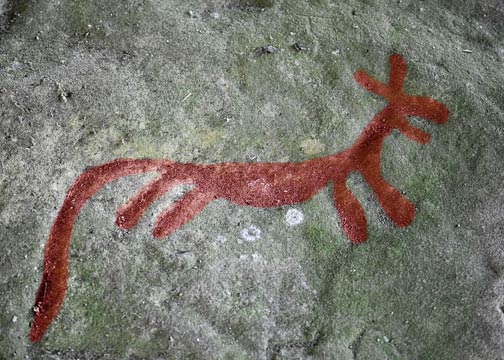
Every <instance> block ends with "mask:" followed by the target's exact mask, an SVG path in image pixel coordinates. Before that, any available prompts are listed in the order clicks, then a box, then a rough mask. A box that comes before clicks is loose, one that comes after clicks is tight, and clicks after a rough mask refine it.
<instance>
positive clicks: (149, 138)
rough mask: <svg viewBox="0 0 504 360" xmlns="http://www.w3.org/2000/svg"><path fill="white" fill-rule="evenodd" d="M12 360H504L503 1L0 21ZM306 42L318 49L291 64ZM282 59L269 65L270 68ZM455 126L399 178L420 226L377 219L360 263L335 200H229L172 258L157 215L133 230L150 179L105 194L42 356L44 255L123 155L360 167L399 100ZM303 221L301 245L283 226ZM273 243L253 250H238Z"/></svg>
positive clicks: (268, 4)
mask: <svg viewBox="0 0 504 360" xmlns="http://www.w3.org/2000/svg"><path fill="white" fill-rule="evenodd" d="M0 6H1V9H2V10H1V17H0V27H1V33H0V106H1V108H0V111H1V117H0V309H1V310H0V358H1V359H11V358H15V359H24V358H26V359H359V360H362V359H503V358H504V355H503V354H504V341H503V336H504V335H503V334H504V332H503V330H504V277H503V274H504V245H503V243H502V241H503V233H504V230H503V226H504V222H503V221H504V215H503V214H504V212H503V210H502V204H503V199H504V191H503V188H502V187H503V169H504V164H503V154H504V141H503V140H504V138H503V127H504V125H503V124H504V117H503V114H504V91H503V90H504V89H503V87H502V86H503V85H502V84H503V83H504V66H503V62H504V41H503V38H504V36H503V35H504V3H503V2H502V1H501V0H486V1H471V0H468V1H451V0H439V1H434V0H424V1H413V0H399V1H386V0H376V1H372V0H351V1H330V0H312V1H308V0H306V1H301V0H300V1H287V0H248V1H247V0H207V1H203V0H201V1H194V0H189V1H175V0H124V1H118V0H117V1H100V0H90V1H78V0H58V1H56V0H48V1H30V0H19V1H7V0H2V1H0ZM295 42H300V43H302V44H304V46H305V47H306V50H305V51H300V52H297V51H295V50H294V49H292V47H291V46H292V45H293V44H294V43H295ZM268 44H271V45H273V46H275V47H276V48H277V49H278V52H277V53H276V54H266V55H257V54H255V53H254V49H255V48H256V47H258V46H263V45H268ZM392 52H399V53H401V54H403V55H404V57H405V60H406V63H407V65H408V73H407V77H406V81H405V90H406V91H407V92H410V93H414V94H420V95H426V96H432V97H434V98H436V99H438V100H439V101H442V102H443V103H444V104H445V105H446V106H447V107H448V108H449V110H450V118H449V121H448V122H447V123H446V124H444V125H437V124H433V123H428V122H427V121H424V120H422V119H417V118H413V119H411V121H412V122H413V123H414V124H415V125H418V126H420V127H422V128H424V129H425V130H427V131H429V132H430V133H431V141H430V142H429V143H428V144H427V145H419V144H417V143H414V142H412V141H410V140H408V139H406V138H404V137H403V136H401V135H399V134H398V133H393V134H392V136H390V137H389V138H387V140H386V141H385V144H384V149H383V153H382V159H383V160H382V161H383V163H382V173H383V174H384V176H385V178H386V179H387V180H388V181H389V182H391V183H392V184H394V185H395V186H396V187H397V188H398V189H399V190H401V191H405V192H406V196H407V197H408V198H409V199H410V200H411V201H412V202H413V203H414V204H415V206H416V207H417V213H416V217H415V219H414V221H413V222H412V224H411V225H410V226H409V227H406V228H404V229H398V228H396V227H395V226H393V224H392V223H391V222H390V220H388V219H387V217H386V216H385V214H384V213H383V211H382V210H381V209H380V207H379V205H378V204H377V201H376V199H375V198H374V195H373V194H372V192H371V190H370V189H369V187H368V185H367V184H366V183H365V182H364V181H363V180H362V178H361V177H360V175H359V174H352V176H350V178H349V180H348V183H349V186H350V187H351V189H352V190H353V191H354V192H355V193H356V195H357V197H358V198H359V200H360V201H361V202H362V204H363V207H364V209H365V212H366V215H367V219H368V233H369V236H368V240H367V242H365V243H364V244H360V245H351V244H350V243H349V241H348V240H347V239H346V237H345V236H344V235H343V233H342V231H341V228H340V225H339V219H338V216H337V214H336V211H335V209H334V206H333V204H332V197H331V189H330V187H327V188H325V189H324V190H322V191H321V192H319V193H318V194H317V195H316V196H314V197H313V198H312V199H310V200H309V201H307V202H305V203H302V204H296V205H293V206H285V207H279V208H272V209H258V208H248V207H242V206H238V205H233V204H231V203H229V202H226V201H224V200H217V201H214V202H212V203H211V204H209V205H208V206H207V207H206V209H205V210H204V211H203V212H202V213H201V214H200V215H198V216H197V217H195V218H194V219H193V220H192V221H191V222H189V223H188V224H186V225H185V226H183V227H181V228H179V229H178V230H176V231H175V232H174V233H173V234H171V235H170V236H168V237H166V238H163V239H154V238H153V237H152V235H151V229H152V221H153V219H154V216H155V215H156V214H157V213H158V212H159V211H160V210H161V209H162V208H163V207H164V206H166V204H167V203H168V202H169V201H171V200H173V199H174V198H175V197H176V196H178V195H180V193H181V192H182V191H183V190H184V189H183V188H179V189H177V191H175V192H172V193H170V194H168V195H166V196H164V197H163V198H162V199H160V200H159V201H157V202H156V203H155V204H154V205H153V206H152V207H151V208H150V209H149V211H147V212H146V214H145V215H144V216H143V218H142V219H141V221H140V223H139V224H138V225H137V226H136V227H135V228H133V229H132V230H131V231H122V230H120V229H118V228H116V227H115V226H114V223H113V221H114V216H115V210H116V208H117V207H118V206H119V205H120V204H121V203H122V202H123V201H125V200H126V199H127V198H128V197H130V196H131V195H132V194H134V192H135V190H136V189H138V187H139V186H141V184H143V183H145V182H146V181H147V180H148V179H149V178H150V177H151V175H143V176H132V177H126V178H123V179H120V180H118V181H115V182H113V183H111V184H110V185H108V186H105V187H104V188H103V189H102V190H100V191H99V192H98V193H97V194H96V195H95V196H94V197H93V198H92V199H91V200H90V201H89V202H88V203H87V204H86V206H85V207H84V208H83V209H82V211H81V213H80V215H79V217H78V219H77V222H76V225H75V228H74V232H73V235H72V240H71V246H70V270H69V282H68V290H67V294H66V297H65V300H64V303H63V306H62V308H61V310H60V312H59V315H58V316H57V318H56V319H55V321H54V322H53V323H52V325H51V326H50V327H49V329H48V331H47V332H46V334H45V336H44V338H43V339H42V341H41V342H40V343H36V344H33V343H31V342H30V341H29V340H28V338H27V334H28V330H29V323H30V321H31V319H32V315H31V306H32V305H33V299H34V296H35V291H36V289H37V286H38V282H39V280H40V276H41V271H42V255H43V252H42V251H43V245H44V243H45V240H46V237H47V234H48V231H49V227H50V224H51V222H52V220H53V219H54V216H55V215H56V213H57V211H58V208H59V206H60V205H61V203H62V201H63V198H64V195H65V191H66V189H67V188H68V187H69V186H70V184H71V183H72V181H73V180H74V178H75V177H76V176H77V175H78V174H79V173H81V172H82V171H83V170H84V169H85V168H86V167H88V166H92V165H97V164H99V163H101V162H104V161H107V160H111V159H113V158H116V157H135V158H143V157H154V158H170V159H174V160H177V161H198V162H220V161H299V160H303V159H307V158H310V157H314V156H319V155H324V154H329V153H332V152H336V151H339V150H341V149H343V148H345V147H347V146H349V145H350V144H351V143H352V142H353V141H354V140H355V138H356V137H357V136H358V134H359V132H360V131H361V130H362V129H363V128H364V126H365V125H366V123H367V122H368V121H369V120H370V119H371V118H372V116H373V115H374V114H375V113H376V112H377V111H379V110H380V109H381V108H382V107H383V106H384V104H385V102H384V101H383V99H381V98H379V97H377V96H375V95H373V94H370V93H369V92H367V91H365V90H364V89H362V88H361V87H360V86H359V85H358V84H356V83H355V81H354V80H353V78H352V74H353V72H354V71H355V70H357V69H359V68H362V69H365V70H366V71H367V72H369V73H370V74H371V75H373V76H375V77H376V78H378V79H380V80H382V81H385V80H386V79H387V76H388V62H387V59H388V55H389V54H390V53H392ZM292 208H294V209H297V210H299V211H302V212H303V214H304V220H303V222H302V223H300V224H298V225H296V226H288V225H287V224H286V220H285V216H286V213H287V211H288V210H289V209H292ZM252 225H255V226H257V227H258V228H260V229H261V236H260V238H259V239H257V240H256V241H251V242H247V241H244V240H243V239H242V237H241V231H242V230H243V229H244V228H247V227H249V226H252Z"/></svg>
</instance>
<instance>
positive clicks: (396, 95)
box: [354, 54, 448, 143]
mask: <svg viewBox="0 0 504 360" xmlns="http://www.w3.org/2000/svg"><path fill="white" fill-rule="evenodd" d="M389 63H390V75H389V81H388V83H382V82H380V81H377V80H375V79H374V78H372V77H371V76H369V75H368V74H367V73H366V72H364V71H363V70H358V71H356V72H355V74H354V78H355V80H356V81H357V82H358V83H359V84H360V85H361V86H362V87H364V88H365V89H367V90H369V91H371V92H373V93H375V94H377V95H380V96H382V97H384V98H385V99H386V100H387V102H388V104H387V106H386V107H385V108H384V109H383V110H382V111H380V113H378V114H377V117H378V118H377V119H378V121H380V120H383V121H387V126H389V127H390V128H396V129H399V131H401V132H402V133H403V134H404V135H406V136H407V137H409V138H411V139H413V140H415V141H418V142H420V143H426V142H427V141H429V134H428V133H427V132H425V131H423V130H421V129H419V128H417V127H415V126H413V125H411V123H410V122H409V121H408V120H407V118H406V116H408V115H411V116H420V117H422V118H425V119H428V120H431V121H434V122H436V123H438V124H442V123H445V122H446V121H447V120H448V109H447V108H446V106H444V105H443V104H441V103H440V102H439V101H437V100H435V99H433V98H430V97H427V96H416V95H410V94H406V93H404V92H403V91H402V87H403V82H404V77H405V76H406V64H405V63H404V60H403V57H402V56H401V55H399V54H392V55H390V58H389Z"/></svg>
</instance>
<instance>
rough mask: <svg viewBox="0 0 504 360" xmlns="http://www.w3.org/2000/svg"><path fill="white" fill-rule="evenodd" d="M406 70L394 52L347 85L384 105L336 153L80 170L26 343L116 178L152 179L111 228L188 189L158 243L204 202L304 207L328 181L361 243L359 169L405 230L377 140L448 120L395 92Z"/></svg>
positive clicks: (405, 216) (48, 316) (126, 162)
mask: <svg viewBox="0 0 504 360" xmlns="http://www.w3.org/2000/svg"><path fill="white" fill-rule="evenodd" d="M405 75H406V65H405V64H404V61H403V58H402V57H401V56H400V55H398V54H393V55H391V56H390V78H389V81H388V83H381V82H379V81H377V80H375V79H373V78H372V77H371V76H369V75H368V74H366V73H365V72H364V71H361V70H359V71H357V72H356V73H355V75H354V77H355V80H356V81H357V82H358V83H359V84H360V85H362V86H363V87H364V88H365V89H367V90H369V91H371V92H373V93H375V94H378V95H380V96H382V97H384V98H385V99H386V100H387V105H386V106H385V107H384V108H383V109H382V110H381V111H379V112H378V113H377V114H376V115H375V116H374V117H373V119H372V120H371V121H370V122H369V124H368V125H367V126H366V127H365V128H364V130H363V131H362V133H361V134H360V136H359V137H358V138H357V140H356V141H355V143H354V144H353V145H352V146H351V147H349V148H347V149H344V150H342V151H340V152H338V153H336V154H331V155H327V156H323V157H319V158H314V159H310V160H306V161H301V162H285V163H281V162H276V163H274V162H269V163H268V162H263V163H238V162H226V163H219V164H193V163H177V162H174V161H169V160H163V159H116V160H113V161H110V162H107V163H104V164H101V165H98V166H95V167H92V168H90V169H87V170H86V171H84V172H83V173H82V174H81V175H80V176H79V177H77V179H76V180H75V181H74V183H73V184H72V186H70V188H69V189H68V191H67V194H66V197H65V200H64V201H63V205H62V206H61V209H60V211H59V212H58V215H57V216H56V219H55V220H54V222H53V224H52V227H51V230H50V233H49V238H48V240H47V243H46V245H45V250H44V270H43V274H42V280H41V283H40V287H39V289H38V291H37V294H36V297H35V305H34V320H33V323H32V326H31V331H30V334H29V337H30V339H31V340H32V341H38V340H40V339H41V337H42V335H43V334H44V331H45V330H46V328H47V326H49V324H50V323H51V321H52V320H53V318H54V317H55V316H56V314H57V312H58V309H59V308H60V306H61V303H62V302H63V297H64V295H65V290H66V282H67V276H68V247H69V242H70V235H71V232H72V226H73V223H74V222H75V219H76V218H77V215H78V213H79V210H80V209H81V207H82V206H83V205H84V203H85V202H86V201H87V200H88V199H89V198H90V197H91V196H92V195H93V194H94V193H95V192H96V191H98V189H100V187H102V186H103V185H104V184H106V183H108V182H110V181H112V180H115V179H117V178H119V177H122V176H126V175H131V174H139V173H144V172H149V171H154V172H157V173H158V174H159V175H158V177H157V178H156V179H154V180H153V181H151V182H150V183H148V184H147V185H145V186H143V187H142V188H141V189H140V190H139V191H138V192H137V194H136V195H135V196H133V197H132V198H131V199H130V200H128V201H127V202H126V203H125V204H123V205H122V206H120V207H119V209H118V210H117V214H116V215H117V216H116V224H117V226H119V227H121V228H123V229H128V228H131V227H132V226H134V225H135V224H136V223H137V221H138V220H139V218H140V216H142V214H143V213H144V211H145V210H146V208H147V207H148V206H149V205H150V204H151V203H152V202H153V201H154V200H156V199H157V198H159V197H160V196H161V195H163V194H164V193H165V192H167V191H168V190H170V189H171V188H172V187H173V186H175V185H177V184H191V185H193V187H192V188H191V189H190V190H189V191H187V192H186V193H185V194H184V195H182V196H181V197H180V198H179V199H178V200H177V201H175V202H174V203H173V204H172V205H170V206H169V207H168V208H166V210H164V211H163V212H162V213H161V214H160V215H159V216H158V217H157V218H156V220H155V223H154V228H153V235H154V237H157V238H159V237H163V236H166V235H169V234H170V233H171V232H172V231H174V230H175V229H177V228H178V227H180V226H182V225H183V224H185V223H186V222H187V221H189V220H190V219H191V218H193V217H194V216H195V215H197V214H198V213H199V212H200V211H201V210H203V208H204V207H205V206H206V205H207V204H208V203H209V202H210V201H212V200H214V199H217V198H224V199H227V200H229V201H231V202H233V203H236V204H240V205H250V206H256V207H272V206H280V205H286V204H293V203H298V202H302V201H305V200H307V199H309V198H310V197H312V196H313V195H314V194H315V193H316V192H317V191H319V190H320V189H322V188H323V187H324V186H326V185H327V184H328V183H329V182H331V181H332V186H333V197H334V205H335V207H336V209H337V211H338V213H339V216H340V221H341V226H342V228H343V231H344V233H345V234H346V236H348V238H349V239H350V240H351V241H353V242H362V241H364V240H365V239H366V218H365V216H364V211H363V209H362V206H361V205H360V204H359V202H358V201H357V198H356V197H355V196H354V195H353V194H352V192H351V191H350V189H348V187H347V186H346V179H347V176H348V174H349V173H350V172H352V171H359V172H360V173H361V174H362V176H363V177H364V179H365V180H366V182H367V183H368V184H369V185H370V186H371V188H372V189H373V191H374V193H375V195H376V197H377V199H378V201H379V203H380V205H381V206H382V207H383V209H384V210H385V212H386V213H387V215H388V216H389V217H390V218H391V219H392V221H393V222H394V223H395V224H396V225H397V226H401V227H402V226H406V225H408V224H409V223H410V222H411V220H412V219H413V216H414V212H415V209H414V206H413V204H412V203H411V202H409V201H408V199H406V198H405V197H404V196H403V195H401V193H400V192H399V191H398V190H397V189H395V188H394V187H393V186H392V185H390V184H389V183H387V182H386V181H385V180H384V179H383V178H382V176H381V174H380V152H381V147H382V143H383V139H384V138H385V137H386V136H387V135H389V134H390V132H391V131H392V130H393V129H398V130H399V131H400V132H401V133H403V134H404V135H406V136H407V137H409V138H410V139H412V140H415V141H417V142H419V143H422V144H423V143H426V142H427V141H428V140H429V134H428V133H426V132H424V131H422V130H420V129H418V128H415V127H413V126H412V125H411V124H410V123H409V122H408V121H407V119H406V116H407V115H414V116H420V117H423V118H426V119H429V120H432V121H435V122H437V123H444V122H445V121H447V119H448V109H447V108H446V107H445V106H444V105H443V104H441V103H439V102H438V101H436V100H434V99H432V98H429V97H424V96H414V95H409V94H406V93H404V92H403V91H402V86H403V80H404V77H405Z"/></svg>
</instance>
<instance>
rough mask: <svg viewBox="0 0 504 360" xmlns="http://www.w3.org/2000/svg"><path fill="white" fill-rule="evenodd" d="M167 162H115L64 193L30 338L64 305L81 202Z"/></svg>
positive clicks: (39, 335) (36, 338) (48, 245)
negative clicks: (112, 183)
mask: <svg viewBox="0 0 504 360" xmlns="http://www.w3.org/2000/svg"><path fill="white" fill-rule="evenodd" d="M166 162H167V161H166V160H151V159H141V160H136V159H116V160H113V161H110V162H107V163H104V164H101V165H98V166H95V167H92V168H90V169H88V170H86V171H84V172H83V173H82V174H81V175H80V176H79V177H77V179H75V181H74V183H73V184H72V186H70V188H69V189H68V191H67V194H66V196H65V200H64V201H63V205H62V206H61V209H60V211H59V212H58V215H57V216H56V219H54V222H53V224H52V226H51V230H50V232H49V238H48V239H47V242H46V245H45V248H44V270H43V273H42V279H41V282H40V286H39V288H38V290H37V294H36V295H35V305H34V306H33V312H34V316H33V322H32V325H31V330H30V334H29V338H30V340H31V341H39V340H40V339H41V338H42V336H43V335H44V332H45V330H46V328H47V327H48V326H49V324H50V323H51V321H52V320H53V319H54V317H55V316H56V314H57V313H58V310H59V308H60V306H61V304H62V302H63V298H64V296H65V291H66V283H67V278H68V247H69V243H70V235H71V233H72V227H73V224H74V222H75V219H76V217H77V215H78V213H79V211H80V209H81V208H82V206H83V205H84V203H85V202H86V201H87V200H88V199H89V198H90V197H91V196H92V195H93V194H94V193H96V192H97V191H98V190H99V189H100V188H101V187H102V186H103V185H105V184H106V183H108V182H110V181H112V180H115V179H117V178H120V177H123V176H126V175H132V174H138V173H143V172H147V171H160V168H161V167H162V166H163V165H166Z"/></svg>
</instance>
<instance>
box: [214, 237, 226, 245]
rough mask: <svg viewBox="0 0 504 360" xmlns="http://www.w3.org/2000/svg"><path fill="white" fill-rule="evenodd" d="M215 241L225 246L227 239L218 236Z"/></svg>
mask: <svg viewBox="0 0 504 360" xmlns="http://www.w3.org/2000/svg"><path fill="white" fill-rule="evenodd" d="M215 240H217V242H219V243H221V244H224V243H225V242H226V241H227V239H226V237H225V236H222V235H217V238H216V239H215Z"/></svg>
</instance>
